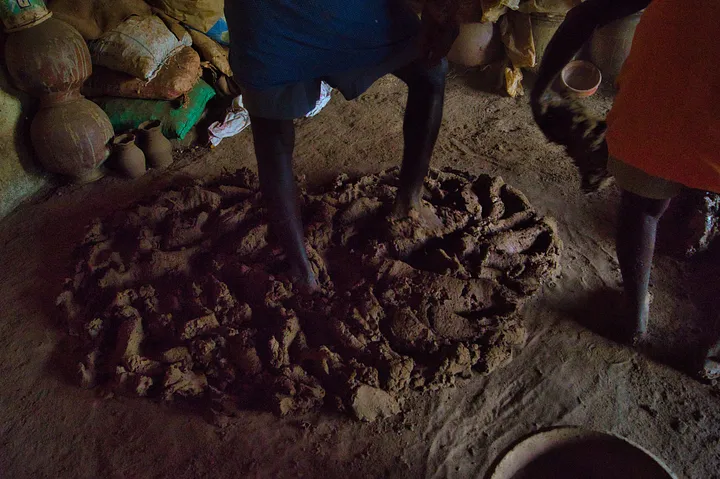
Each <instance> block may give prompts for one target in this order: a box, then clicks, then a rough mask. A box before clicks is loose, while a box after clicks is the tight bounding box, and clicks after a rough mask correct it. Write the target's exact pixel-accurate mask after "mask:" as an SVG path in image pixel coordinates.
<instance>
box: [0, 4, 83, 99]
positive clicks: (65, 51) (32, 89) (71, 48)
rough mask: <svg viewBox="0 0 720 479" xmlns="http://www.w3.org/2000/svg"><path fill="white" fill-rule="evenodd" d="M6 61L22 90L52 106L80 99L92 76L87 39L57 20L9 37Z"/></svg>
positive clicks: (49, 20)
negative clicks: (85, 84)
mask: <svg viewBox="0 0 720 479" xmlns="http://www.w3.org/2000/svg"><path fill="white" fill-rule="evenodd" d="M5 61H6V63H7V68H8V71H9V72H10V76H11V77H12V79H13V81H14V82H15V85H16V86H17V87H18V88H19V89H21V90H23V91H26V92H28V93H30V94H31V95H33V96H36V97H39V98H41V99H43V101H44V102H49V103H56V102H58V101H64V100H74V99H77V98H79V93H78V91H79V90H80V87H81V86H82V84H83V83H84V82H85V80H86V79H87V78H88V77H89V76H90V74H91V73H92V63H91V60H90V51H89V50H88V47H87V44H86V43H85V40H84V39H83V37H82V36H80V33H78V31H77V30H75V29H74V28H73V27H71V26H70V25H68V24H67V23H65V22H63V21H61V20H56V19H54V18H50V19H48V20H45V21H44V22H42V23H40V24H39V25H36V26H34V27H32V28H28V29H24V30H20V31H17V32H15V33H12V34H10V35H8V37H7V40H6V42H5ZM45 97H48V98H45Z"/></svg>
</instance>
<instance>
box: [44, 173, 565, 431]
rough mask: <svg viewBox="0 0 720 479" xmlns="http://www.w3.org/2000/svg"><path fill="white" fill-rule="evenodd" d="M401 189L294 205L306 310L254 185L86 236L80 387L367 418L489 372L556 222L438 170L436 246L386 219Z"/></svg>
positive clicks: (71, 287)
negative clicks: (313, 289)
mask: <svg viewBox="0 0 720 479" xmlns="http://www.w3.org/2000/svg"><path fill="white" fill-rule="evenodd" d="M396 190H397V170H389V171H385V172H382V173H380V174H378V175H372V176H365V177H362V178H359V179H357V180H350V179H349V178H347V177H340V178H338V179H337V180H336V181H335V182H334V183H333V184H332V185H330V186H329V187H328V188H326V189H325V190H324V192H321V193H318V194H309V193H306V192H304V193H303V197H302V204H303V215H304V224H305V225H306V238H307V248H308V252H309V256H310V259H311V262H312V264H313V268H314V269H315V271H316V273H317V275H318V278H319V279H320V282H321V291H320V292H318V293H316V294H314V295H312V296H308V295H303V294H299V293H298V292H297V291H296V289H295V288H294V287H293V284H292V282H291V281H290V280H289V279H288V277H287V276H286V275H285V271H286V270H287V268H286V264H285V258H284V256H283V254H282V251H281V250H280V249H279V248H277V247H276V246H275V244H274V241H273V239H272V235H271V233H269V232H268V228H267V223H266V218H265V212H264V210H263V208H262V206H261V202H260V198H259V194H257V180H256V178H255V177H254V175H253V174H252V173H250V172H249V171H248V170H240V171H238V173H236V175H234V176H233V177H230V178H225V179H223V180H222V181H221V182H219V183H217V184H207V185H199V184H198V185H194V186H188V187H183V188H179V189H175V190H170V191H166V192H164V193H162V194H160V195H159V196H157V197H155V198H153V199H151V200H149V201H145V202H142V203H140V204H137V205H135V206H134V207H132V208H130V209H128V210H126V211H121V212H118V213H116V214H114V215H112V216H111V217H109V218H107V219H105V220H102V221H101V220H96V221H94V222H93V223H92V224H91V225H89V227H88V230H87V235H86V237H85V239H84V242H83V244H82V245H81V246H79V247H78V249H77V263H76V266H75V270H74V274H73V276H72V277H71V278H69V279H68V280H67V281H66V285H65V289H64V291H63V293H62V294H61V295H60V296H59V298H58V305H59V307H61V309H62V310H63V312H64V315H65V317H66V319H67V323H68V327H69V330H70V332H71V334H73V335H76V336H78V337H79V338H80V341H81V343H82V350H83V356H82V358H81V360H80V361H79V364H78V367H77V375H78V380H79V382H80V384H81V385H82V386H83V387H88V388H89V387H94V386H97V385H102V386H104V387H109V388H112V389H113V390H114V391H115V392H117V393H120V394H127V395H131V396H150V397H159V398H162V399H164V400H167V401H172V400H177V399H181V400H192V401H198V402H200V403H201V404H204V405H206V406H207V407H209V408H210V409H211V410H212V411H214V412H215V413H217V414H220V415H223V414H228V415H232V414H234V411H237V408H261V409H269V410H272V411H274V412H275V413H277V414H279V415H286V414H293V413H302V412H305V411H309V410H313V409H316V408H320V407H323V406H324V407H328V408H332V409H335V410H339V411H345V412H347V413H348V414H351V415H353V416H354V417H356V418H357V419H360V420H364V421H372V420H375V419H376V418H382V417H387V416H390V415H393V414H396V413H397V412H398V411H399V410H400V408H401V405H402V402H403V398H404V396H405V395H407V393H408V392H409V391H411V390H418V389H419V390H423V389H437V388H441V387H445V386H450V385H453V384H454V382H455V379H456V378H457V377H468V376H470V375H471V374H472V372H473V371H480V372H489V371H491V370H492V369H493V368H495V367H497V366H498V365H499V364H501V363H503V362H504V361H506V360H508V359H509V358H510V354H511V349H512V347H513V346H515V345H518V344H520V343H522V342H523V341H524V329H523V327H522V323H521V321H520V320H519V318H518V315H517V312H518V308H519V307H520V306H521V305H522V303H523V302H524V301H525V300H526V299H527V298H528V297H530V296H531V295H532V294H533V293H535V292H536V291H537V290H538V288H539V287H540V286H541V284H542V283H543V281H544V280H546V279H548V278H550V277H551V276H552V275H553V274H554V272H555V271H556V270H557V268H558V260H559V252H560V248H561V244H560V240H559V239H558V236H557V233H556V231H555V227H554V224H553V222H552V221H551V220H549V219H547V218H542V217H540V216H538V215H537V214H536V213H535V211H534V210H533V208H532V207H531V206H530V204H529V202H528V200H527V199H526V198H525V196H524V195H523V194H522V193H520V192H519V191H517V190H516V189H514V188H513V187H511V186H509V185H507V184H505V183H504V182H503V181H502V179H501V178H492V177H489V176H480V177H472V176H470V175H467V174H464V173H461V172H453V171H442V172H441V171H435V170H433V171H432V172H431V174H430V175H429V177H428V178H427V180H426V190H427V194H426V197H425V206H424V207H425V208H428V209H430V210H432V211H433V212H434V213H435V214H436V215H437V216H438V218H439V219H440V220H441V222H442V228H440V230H434V231H433V232H432V233H430V232H428V231H427V230H425V229H424V228H423V227H422V224H421V223H420V222H419V220H418V219H416V218H414V217H412V216H411V217H410V218H406V219H401V220H393V219H390V218H389V215H388V213H389V211H390V209H391V206H392V202H393V200H394V197H395V192H396ZM220 422H222V421H220Z"/></svg>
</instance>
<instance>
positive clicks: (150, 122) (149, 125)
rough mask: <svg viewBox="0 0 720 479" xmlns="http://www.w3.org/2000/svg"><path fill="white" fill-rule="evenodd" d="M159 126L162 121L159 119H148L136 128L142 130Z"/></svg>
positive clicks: (151, 129) (149, 129)
mask: <svg viewBox="0 0 720 479" xmlns="http://www.w3.org/2000/svg"><path fill="white" fill-rule="evenodd" d="M161 126H162V122H161V121H160V120H148V121H146V122H143V123H141V124H140V126H139V127H138V129H139V130H142V131H153V130H157V129H159V128H160V127H161Z"/></svg>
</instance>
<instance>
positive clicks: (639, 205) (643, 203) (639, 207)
mask: <svg viewBox="0 0 720 479" xmlns="http://www.w3.org/2000/svg"><path fill="white" fill-rule="evenodd" d="M621 198H622V199H621V207H622V210H623V213H624V214H625V215H629V216H639V217H642V218H644V219H645V220H653V221H657V220H659V219H660V218H661V217H662V215H663V214H664V213H665V211H666V210H667V208H668V205H669V204H670V200H669V199H652V198H646V197H644V196H640V195H637V194H635V193H631V192H629V191H625V190H623V192H622V197H621Z"/></svg>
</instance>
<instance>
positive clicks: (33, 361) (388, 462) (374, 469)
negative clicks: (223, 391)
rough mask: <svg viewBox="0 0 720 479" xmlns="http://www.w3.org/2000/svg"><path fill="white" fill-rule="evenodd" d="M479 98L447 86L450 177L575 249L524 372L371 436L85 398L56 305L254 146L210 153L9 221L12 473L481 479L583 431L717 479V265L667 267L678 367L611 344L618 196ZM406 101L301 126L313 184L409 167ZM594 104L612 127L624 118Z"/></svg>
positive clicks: (6, 455) (5, 299)
mask: <svg viewBox="0 0 720 479" xmlns="http://www.w3.org/2000/svg"><path fill="white" fill-rule="evenodd" d="M468 83H472V81H471V79H468V78H454V79H453V80H452V81H451V82H450V85H449V88H448V98H447V105H446V117H445V125H444V128H443V131H442V133H441V136H440V140H439V142H438V148H437V151H436V155H435V166H438V167H443V166H451V167H455V168H461V169H464V170H468V171H470V172H471V173H474V174H479V173H488V174H491V175H501V176H502V177H503V178H504V179H505V180H506V181H507V182H508V183H510V184H512V185H514V186H516V187H518V188H519V189H521V190H522V191H523V192H525V193H526V194H527V196H528V197H529V199H530V201H531V202H532V203H533V205H534V206H536V207H537V208H538V210H539V212H540V213H541V214H547V215H550V216H552V217H554V218H555V219H556V220H557V222H558V225H559V232H560V235H561V237H562V239H563V241H564V243H565V249H564V252H563V258H562V265H563V271H562V273H561V275H560V277H559V278H558V280H557V281H556V282H555V283H554V284H551V285H549V286H546V287H545V288H544V290H543V291H541V294H540V295H539V296H538V298H537V299H535V300H533V301H531V302H530V303H528V304H526V306H525V307H524V315H525V318H526V321H527V327H528V329H529V331H530V333H529V338H528V342H527V345H526V346H525V347H524V348H523V349H521V350H520V351H518V353H517V355H516V356H515V359H514V360H513V361H512V362H510V363H508V364H506V365H504V366H502V367H500V368H498V369H497V370H496V371H495V372H494V373H493V374H491V375H489V376H486V377H481V376H474V377H473V378H471V379H469V380H463V381H459V384H458V386H457V387H456V388H453V389H448V390H444V391H441V392H439V393H418V394H415V395H413V396H411V398H410V399H409V400H408V401H407V402H406V403H405V405H404V412H403V413H402V414H400V415H399V416H398V417H396V418H394V419H390V420H385V421H379V422H376V423H373V424H371V425H365V424H361V423H358V422H355V421H353V420H351V419H349V418H347V417H345V416H342V415H338V414H329V413H319V414H315V413H313V414H308V415H304V416H300V417H292V418H287V419H278V418H277V417H275V416H274V415H272V414H271V413H265V412H262V413H259V412H243V413H241V414H240V416H239V417H237V418H234V419H232V420H230V422H229V424H228V425H227V426H226V427H225V428H218V427H216V426H213V425H211V424H210V423H208V421H207V420H206V419H205V418H203V417H202V416H200V415H199V414H196V413H194V412H192V411H188V410H184V409H182V408H178V407H176V406H172V407H169V406H167V405H164V404H160V403H153V402H150V401H148V400H145V399H124V398H113V399H103V398H102V397H100V396H99V395H98V393H97V391H92V390H90V391H88V390H82V389H79V388H78V387H77V386H76V384H75V383H74V382H73V380H72V378H71V377H70V375H69V374H68V371H69V370H70V367H69V365H68V364H67V358H68V353H67V344H66V341H65V338H66V333H65V331H64V330H63V327H62V325H61V324H60V322H59V318H58V316H57V313H56V311H55V309H54V299H55V298H56V296H57V295H58V293H59V292H60V289H61V279H62V278H63V277H64V276H65V275H66V274H67V265H68V261H69V256H70V254H71V252H72V250H73V248H74V247H75V246H76V244H77V243H78V242H79V241H80V240H81V238H82V236H83V227H84V225H85V224H86V223H87V222H88V220H89V219H90V218H92V217H95V216H105V215H106V214H108V213H110V212H112V211H115V210H117V209H119V208H123V207H125V206H127V205H129V204H130V203H132V202H133V201H135V200H136V199H137V198H138V197H139V196H142V195H145V194H148V193H152V192H156V191H157V190H159V189H160V188H163V187H165V186H167V185H168V184H169V183H170V182H171V181H173V180H174V179H179V178H182V177H214V176H217V175H219V174H220V173H222V172H223V171H226V170H228V171H232V170H235V168H237V167H239V166H250V167H253V157H252V146H251V142H250V136H249V134H247V133H245V134H243V135H240V136H238V137H236V138H234V139H231V140H226V141H225V142H224V143H223V144H222V145H221V146H220V147H219V148H218V149H216V150H213V151H210V152H206V151H204V150H200V149H197V150H193V151H190V152H187V153H186V154H185V155H184V157H183V158H182V159H181V160H180V161H179V162H177V163H176V164H175V166H173V168H172V170H171V171H170V172H167V173H164V174H163V173H152V174H150V175H148V176H146V177H144V178H142V179H140V180H138V181H135V182H132V183H131V182H127V181H123V180H119V179H112V178H107V179H103V180H101V181H99V182H97V183H95V184H92V185H88V186H85V187H72V188H64V189H60V190H57V191H54V192H53V193H51V194H49V195H48V196H46V197H45V198H43V199H41V200H38V201H36V202H34V203H33V204H28V205H24V206H22V207H21V208H20V209H18V210H17V211H16V213H14V214H13V215H12V216H11V217H9V218H7V219H6V220H4V221H3V222H2V224H0V244H2V250H1V251H0V271H2V279H0V281H1V282H2V283H1V286H0V475H1V476H3V477H17V478H24V477H88V478H90V477H118V478H119V477H158V478H160V477H173V478H183V477H205V476H207V477H301V476H302V477H316V476H330V477H337V476H343V477H422V476H427V477H482V476H483V475H484V474H485V473H486V472H487V471H488V470H489V468H491V466H492V464H493V462H494V461H495V460H496V458H497V456H498V454H500V453H501V452H502V451H503V450H505V449H506V448H507V447H508V446H509V445H511V444H512V443H513V442H515V441H516V440H518V439H519V438H521V437H522V436H523V435H526V434H528V433H531V432H533V431H535V430H537V429H540V428H544V427H548V426H552V425H582V426H585V427H589V428H595V429H599V430H603V431H609V432H613V433H617V434H620V435H622V436H625V437H627V438H629V439H631V440H632V441H634V442H636V443H638V444H640V445H642V446H644V447H645V448H647V449H649V450H650V451H652V452H654V453H655V454H657V455H659V456H660V457H662V458H663V459H664V460H665V461H666V463H667V464H668V465H669V466H670V467H671V468H672V469H673V470H674V471H675V472H676V473H677V474H678V475H679V476H680V477H688V478H713V477H720V472H718V471H720V408H719V407H720V396H719V395H718V393H717V392H716V390H713V389H712V388H711V387H710V386H707V385H704V384H701V383H699V382H697V381H695V380H694V379H691V378H690V377H689V376H688V375H687V374H685V373H683V372H681V371H680V370H682V369H687V370H694V369H697V366H698V364H697V360H698V358H699V357H700V356H701V355H702V350H703V347H704V346H705V345H706V344H707V343H708V342H710V341H712V340H713V339H714V337H715V336H716V335H717V326H716V324H715V323H716V319H715V318H717V315H718V311H717V306H715V305H714V304H712V299H713V298H714V296H715V294H716V291H717V289H718V288H717V280H716V271H717V264H718V262H717V260H716V258H715V257H714V256H713V255H712V254H710V255H706V256H704V257H702V258H697V259H695V260H693V262H691V263H680V262H678V261H675V260H673V259H670V258H666V257H659V258H658V260H657V261H656V268H655V271H654V276H653V292H654V303H653V313H654V322H653V325H652V328H653V329H654V332H655V337H656V340H657V341H656V343H657V348H656V351H654V353H653V354H654V355H655V357H657V358H659V359H661V360H662V362H663V363H665V364H670V365H672V366H673V367H670V366H667V365H664V364H661V363H659V362H653V361H650V360H649V359H646V357H643V356H640V355H638V354H636V353H635V352H634V351H633V350H631V349H628V348H626V347H623V346H621V345H618V344H616V343H613V342H611V341H610V340H608V339H606V338H605V337H603V336H601V335H598V334H596V333H594V332H592V331H599V332H603V333H607V330H608V329H610V330H611V328H609V327H608V325H610V324H612V321H613V319H614V318H615V317H616V316H617V313H616V311H617V308H616V304H617V303H616V300H617V297H616V294H615V292H617V291H618V290H619V287H620V283H619V271H618V269H617V262H616V260H615V255H614V248H613V239H612V237H613V228H614V217H615V215H614V211H615V208H616V206H617V197H618V195H617V191H616V190H615V189H614V188H611V189H609V190H608V191H606V192H604V193H602V194H600V195H598V196H595V197H592V198H585V197H583V196H582V194H581V193H580V191H579V188H578V182H579V180H578V178H577V176H576V174H575V172H574V170H573V169H572V167H571V164H570V162H569V160H567V159H566V157H565V156H564V154H563V153H562V152H561V150H560V149H559V148H557V147H553V146H550V145H548V144H547V143H546V141H545V140H544V138H542V136H541V134H540V132H539V131H538V130H537V129H536V128H535V126H534V124H533V122H532V118H531V115H530V110H529V108H528V106H527V103H526V101H525V100H522V99H521V100H512V99H508V98H502V97H499V96H496V95H489V94H485V93H481V92H478V91H476V90H473V89H472V88H471V87H470V86H468ZM404 100H405V93H404V89H403V87H402V86H401V84H399V83H398V82H397V81H395V80H393V79H386V80H383V81H382V82H380V83H378V84H377V85H376V86H375V87H374V88H373V89H372V90H371V91H370V92H368V93H367V94H366V95H364V96H363V97H361V98H360V99H359V100H358V101H356V102H353V103H346V102H344V101H342V100H341V99H339V98H336V99H335V100H334V101H333V102H332V103H331V105H330V106H329V107H328V108H327V109H326V110H325V111H323V113H322V114H321V115H320V116H319V117H317V118H315V119H313V120H310V121H306V122H303V123H302V124H301V125H300V127H299V129H298V141H297V172H298V174H301V175H306V178H307V181H308V183H309V184H310V186H311V187H312V185H317V184H319V183H321V182H324V181H327V180H329V179H331V178H333V177H334V176H336V175H337V174H338V173H339V172H343V171H344V172H346V173H348V174H350V175H360V174H365V173H376V172H378V171H380V170H381V169H384V168H387V167H390V166H393V165H395V164H397V162H398V161H399V158H400V156H401V145H402V141H401V131H402V122H401V119H402V112H403V105H404ZM592 106H593V108H595V109H597V110H598V111H602V109H603V108H607V106H608V102H607V100H603V99H602V98H600V99H597V100H593V103H592Z"/></svg>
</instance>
